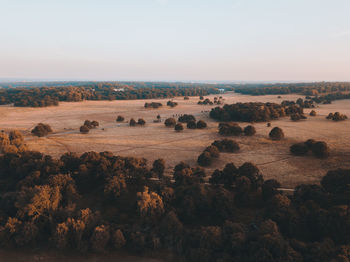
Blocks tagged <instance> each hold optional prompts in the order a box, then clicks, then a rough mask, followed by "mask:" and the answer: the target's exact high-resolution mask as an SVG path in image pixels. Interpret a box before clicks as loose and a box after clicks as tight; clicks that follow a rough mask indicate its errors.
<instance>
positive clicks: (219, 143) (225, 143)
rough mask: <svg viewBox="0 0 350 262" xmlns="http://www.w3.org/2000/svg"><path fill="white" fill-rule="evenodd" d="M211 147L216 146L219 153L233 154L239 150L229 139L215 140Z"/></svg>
mask: <svg viewBox="0 0 350 262" xmlns="http://www.w3.org/2000/svg"><path fill="white" fill-rule="evenodd" d="M212 145H213V146H216V147H217V148H218V149H219V151H221V152H229V153H233V152H237V151H239V149H240V148H239V145H238V143H237V142H236V141H233V140H231V139H223V140H216V141H214V142H213V143H212Z"/></svg>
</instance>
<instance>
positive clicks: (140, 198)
mask: <svg viewBox="0 0 350 262" xmlns="http://www.w3.org/2000/svg"><path fill="white" fill-rule="evenodd" d="M137 210H138V212H139V214H140V216H141V217H143V218H145V219H146V220H147V219H150V221H153V219H156V218H159V217H160V215H162V214H163V212H164V204H163V201H162V198H161V197H160V196H159V195H158V194H157V193H155V192H152V191H151V190H150V189H149V188H148V187H146V186H145V187H144V189H143V192H138V193H137Z"/></svg>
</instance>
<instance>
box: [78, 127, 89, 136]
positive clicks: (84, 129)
mask: <svg viewBox="0 0 350 262" xmlns="http://www.w3.org/2000/svg"><path fill="white" fill-rule="evenodd" d="M89 131H90V128H89V127H88V126H86V125H83V126H81V127H80V133H83V134H87V133H89Z"/></svg>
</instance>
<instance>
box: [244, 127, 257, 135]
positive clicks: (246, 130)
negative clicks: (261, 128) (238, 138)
mask: <svg viewBox="0 0 350 262" xmlns="http://www.w3.org/2000/svg"><path fill="white" fill-rule="evenodd" d="M255 133H256V130H255V127H254V126H252V125H249V126H246V127H245V128H244V134H245V135H246V136H253V135H255Z"/></svg>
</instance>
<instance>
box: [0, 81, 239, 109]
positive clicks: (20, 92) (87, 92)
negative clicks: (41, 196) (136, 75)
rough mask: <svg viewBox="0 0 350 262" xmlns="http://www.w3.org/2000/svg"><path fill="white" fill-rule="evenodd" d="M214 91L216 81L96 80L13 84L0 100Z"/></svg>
mask: <svg viewBox="0 0 350 262" xmlns="http://www.w3.org/2000/svg"><path fill="white" fill-rule="evenodd" d="M221 88H222V87H221ZM231 90H232V89H231ZM217 93H219V92H218V88H217V86H215V85H209V84H181V83H128V84H123V83H117V84H115V83H96V84H90V85H85V86H52V87H50V86H47V87H16V88H3V89H0V104H10V103H13V104H14V105H15V106H22V107H44V106H55V105H58V103H59V102H61V101H67V102H72V101H83V100H129V99H152V98H169V97H174V96H205V95H208V94H217Z"/></svg>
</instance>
